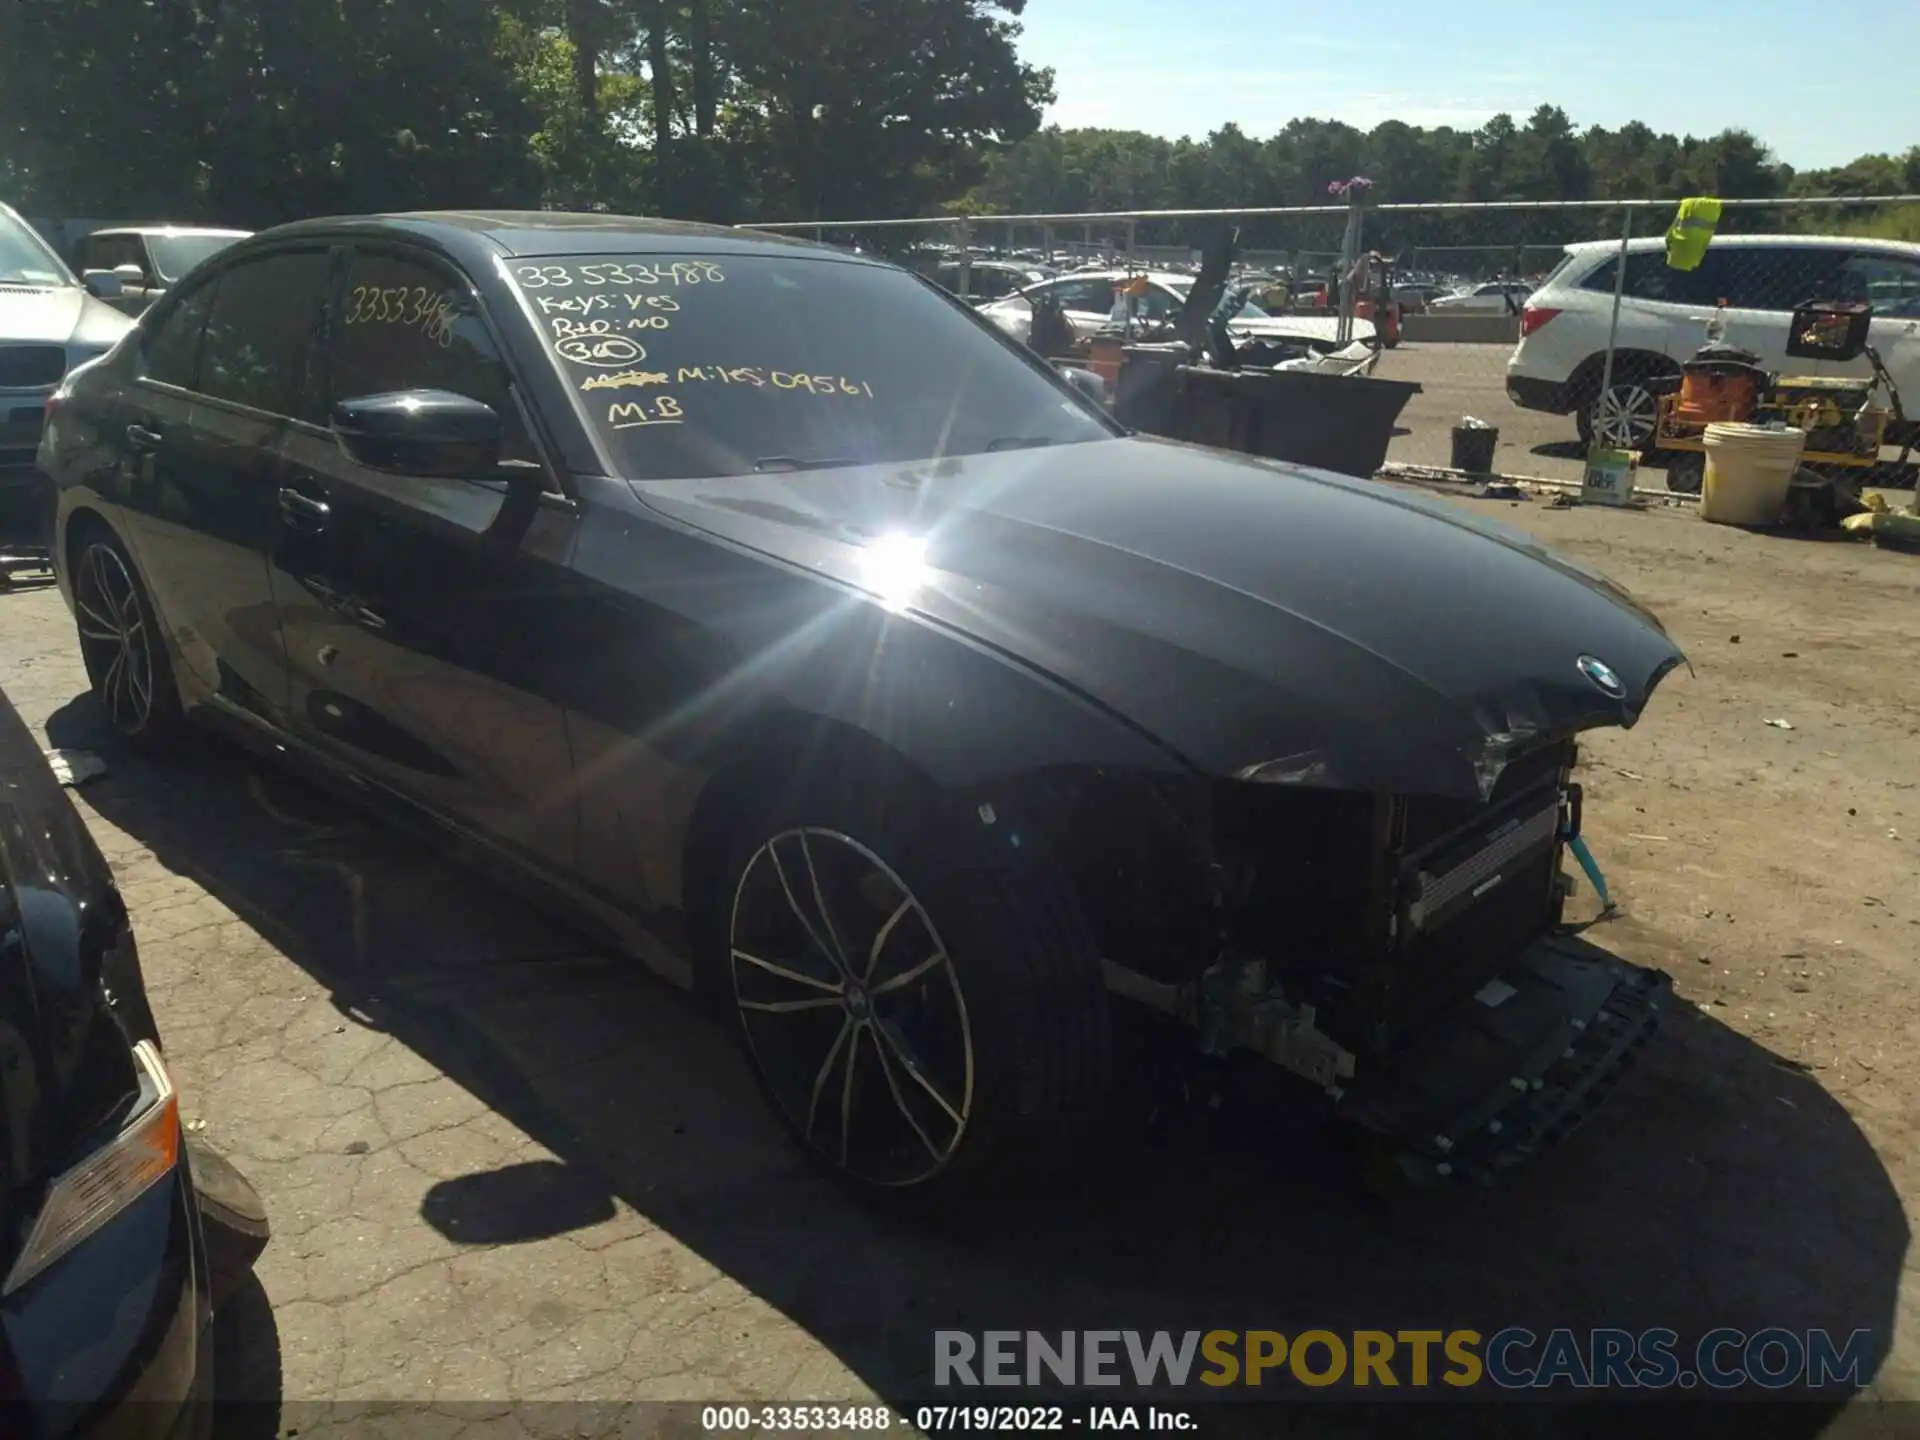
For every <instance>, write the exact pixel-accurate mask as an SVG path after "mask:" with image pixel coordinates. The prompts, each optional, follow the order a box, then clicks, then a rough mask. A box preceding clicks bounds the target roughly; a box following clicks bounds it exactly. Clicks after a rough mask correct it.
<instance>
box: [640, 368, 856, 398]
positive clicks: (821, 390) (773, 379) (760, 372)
mask: <svg viewBox="0 0 1920 1440" xmlns="http://www.w3.org/2000/svg"><path fill="white" fill-rule="evenodd" d="M674 381H675V383H676V384H685V383H687V382H688V381H704V382H707V383H709V384H715V385H741V386H745V387H746V388H747V389H749V390H769V389H771V390H798V391H803V392H804V393H806V394H809V395H845V396H850V397H852V398H855V399H868V400H871V399H872V398H873V386H872V385H871V384H869V383H868V382H867V381H865V380H854V379H851V378H849V377H848V376H845V375H806V374H802V373H801V372H799V371H797V370H769V369H767V368H766V367H765V366H764V365H682V366H680V367H679V369H678V370H677V371H676V372H675V374H674Z"/></svg>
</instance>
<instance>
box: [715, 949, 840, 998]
mask: <svg viewBox="0 0 1920 1440" xmlns="http://www.w3.org/2000/svg"><path fill="white" fill-rule="evenodd" d="M733 958H734V959H736V960H743V961H745V962H746V963H747V964H749V965H753V966H757V967H758V968H759V969H761V970H764V971H766V972H767V974H769V975H777V976H779V977H780V978H781V979H782V980H791V981H792V982H793V983H794V984H795V985H810V986H812V987H813V988H814V989H815V990H825V991H826V992H827V993H828V994H830V995H832V996H834V997H835V1001H836V1003H837V1001H838V997H839V995H840V992H841V989H842V988H843V987H841V986H839V985H835V984H833V983H831V982H830V981H826V980H821V979H818V978H817V977H815V976H812V975H808V974H805V973H803V972H802V971H799V970H789V969H788V968H787V967H786V966H785V965H778V964H775V963H774V962H773V961H771V960H763V959H761V958H760V957H759V956H758V955H749V954H748V953H747V952H746V951H744V950H736V951H734V952H733Z"/></svg>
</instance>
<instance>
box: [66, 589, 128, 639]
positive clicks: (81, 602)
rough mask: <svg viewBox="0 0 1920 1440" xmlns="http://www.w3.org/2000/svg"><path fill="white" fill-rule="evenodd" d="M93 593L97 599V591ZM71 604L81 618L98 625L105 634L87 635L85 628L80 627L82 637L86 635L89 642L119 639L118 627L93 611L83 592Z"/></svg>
mask: <svg viewBox="0 0 1920 1440" xmlns="http://www.w3.org/2000/svg"><path fill="white" fill-rule="evenodd" d="M89 589H92V587H89ZM93 593H94V594H95V595H96V597H97V595H98V591H97V590H94V591H93ZM73 603H74V606H75V608H77V609H78V610H79V611H80V614H81V615H82V617H84V618H85V619H88V620H91V621H92V622H93V623H94V624H95V625H98V626H99V627H100V629H101V630H102V631H105V632H106V633H105V634H99V635H87V631H86V627H85V626H82V627H81V630H80V633H81V634H82V635H87V638H88V639H89V640H118V639H119V638H120V626H119V625H118V624H117V623H116V622H114V621H112V620H109V619H108V618H107V617H106V616H104V615H102V614H101V613H100V612H99V611H98V610H96V609H94V608H93V606H91V605H89V604H88V603H87V601H86V594H85V592H80V593H76V594H75V596H74V601H73Z"/></svg>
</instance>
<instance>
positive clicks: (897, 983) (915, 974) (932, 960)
mask: <svg viewBox="0 0 1920 1440" xmlns="http://www.w3.org/2000/svg"><path fill="white" fill-rule="evenodd" d="M946 961H947V952H946V951H944V950H936V951H934V952H933V954H931V955H929V956H928V957H927V958H926V959H924V960H922V961H921V962H920V963H919V964H918V965H916V966H914V967H913V968H912V969H911V970H903V971H901V972H900V973H899V974H898V975H895V976H894V977H893V978H892V979H891V980H882V981H881V982H880V983H879V984H878V985H875V986H874V987H873V988H872V989H871V990H869V991H868V992H867V993H868V994H869V995H891V994H892V993H893V992H894V991H896V990H904V989H906V988H907V986H909V985H911V984H912V983H913V982H914V981H916V980H918V979H919V978H920V977H921V976H922V975H925V974H926V973H927V972H928V971H929V970H932V969H933V968H934V967H935V966H937V965H944V964H945V963H946Z"/></svg>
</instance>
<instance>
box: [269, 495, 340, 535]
mask: <svg viewBox="0 0 1920 1440" xmlns="http://www.w3.org/2000/svg"><path fill="white" fill-rule="evenodd" d="M332 514H333V507H332V506H330V505H328V504H327V502H326V501H324V500H320V499H316V498H315V497H314V496H312V495H308V494H306V493H305V492H304V491H300V490H296V489H294V488H293V487H292V486H291V485H283V486H282V487H281V488H280V515H281V518H283V519H284V520H285V521H286V522H287V524H288V525H290V526H292V527H293V528H294V529H296V530H304V531H306V532H307V533H308V534H312V533H313V532H315V531H317V530H323V529H325V528H326V524H327V520H328V517H330V516H331V515H332Z"/></svg>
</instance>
